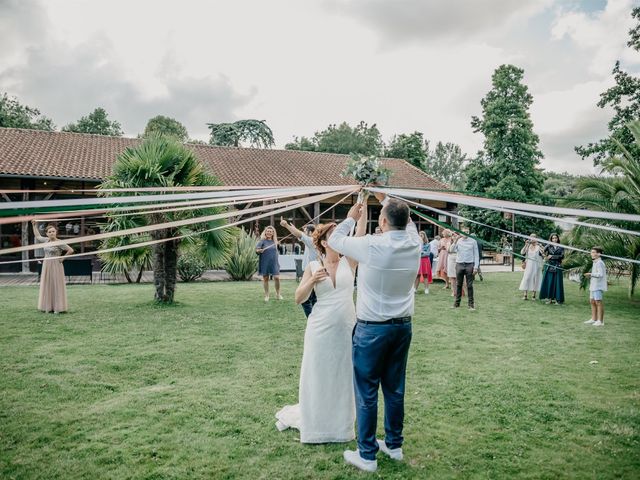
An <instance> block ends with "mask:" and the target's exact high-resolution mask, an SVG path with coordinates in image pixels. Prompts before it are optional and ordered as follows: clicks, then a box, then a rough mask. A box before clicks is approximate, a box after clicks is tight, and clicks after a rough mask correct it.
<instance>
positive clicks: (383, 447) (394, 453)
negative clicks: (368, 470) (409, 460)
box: [377, 439, 404, 461]
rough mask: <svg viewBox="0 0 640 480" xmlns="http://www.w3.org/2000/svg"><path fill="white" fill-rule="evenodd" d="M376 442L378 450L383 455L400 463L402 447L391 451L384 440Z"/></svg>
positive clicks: (402, 456)
mask: <svg viewBox="0 0 640 480" xmlns="http://www.w3.org/2000/svg"><path fill="white" fill-rule="evenodd" d="M377 440H378V446H379V447H380V450H382V452H383V453H386V454H387V455H388V456H389V457H390V458H391V459H393V460H398V461H400V460H402V459H403V458H404V455H403V454H402V447H399V448H394V449H391V448H389V447H387V444H386V443H385V441H384V440H380V439H377Z"/></svg>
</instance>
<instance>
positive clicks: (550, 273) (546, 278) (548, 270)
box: [540, 233, 564, 304]
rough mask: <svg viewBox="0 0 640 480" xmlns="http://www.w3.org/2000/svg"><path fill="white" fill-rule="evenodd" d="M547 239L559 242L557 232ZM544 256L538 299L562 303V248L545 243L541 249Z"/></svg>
mask: <svg viewBox="0 0 640 480" xmlns="http://www.w3.org/2000/svg"><path fill="white" fill-rule="evenodd" d="M549 241H550V242H553V243H560V237H559V236H558V234H557V233H553V234H551V236H550V237H549ZM543 254H544V257H545V260H546V261H545V266H544V273H543V277H542V284H541V285H540V300H545V299H547V301H548V302H549V303H554V302H556V303H558V304H562V303H564V284H563V275H562V259H563V258H564V248H562V247H561V246H559V245H547V246H546V247H544V251H543Z"/></svg>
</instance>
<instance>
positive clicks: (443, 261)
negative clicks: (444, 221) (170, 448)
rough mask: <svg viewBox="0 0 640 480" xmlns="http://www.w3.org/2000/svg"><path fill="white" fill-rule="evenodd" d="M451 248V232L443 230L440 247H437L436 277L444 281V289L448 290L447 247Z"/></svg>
mask: <svg viewBox="0 0 640 480" xmlns="http://www.w3.org/2000/svg"><path fill="white" fill-rule="evenodd" d="M450 246H451V230H449V229H445V230H444V231H443V232H442V238H441V239H440V245H438V272H437V273H438V276H439V277H440V278H442V279H443V280H444V287H443V288H445V289H446V288H449V286H450V284H449V275H448V272H447V268H448V258H449V247H450Z"/></svg>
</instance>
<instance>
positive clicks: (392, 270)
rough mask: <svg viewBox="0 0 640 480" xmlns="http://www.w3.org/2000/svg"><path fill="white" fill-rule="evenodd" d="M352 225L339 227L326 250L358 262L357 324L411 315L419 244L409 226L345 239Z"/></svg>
mask: <svg viewBox="0 0 640 480" xmlns="http://www.w3.org/2000/svg"><path fill="white" fill-rule="evenodd" d="M355 224H356V222H355V220H353V219H352V218H347V219H346V220H345V221H344V222H342V223H340V224H339V225H338V226H337V227H336V229H335V230H334V231H333V233H332V234H331V237H329V242H328V243H329V246H330V247H331V248H332V249H334V250H335V251H337V252H339V253H341V254H343V255H346V256H347V257H349V258H352V259H353V260H356V261H357V262H358V295H357V301H356V314H357V316H358V318H359V319H360V320H367V321H370V322H383V321H385V320H389V319H390V318H399V317H406V316H409V315H413V311H414V298H415V295H414V288H413V284H414V282H415V280H416V276H417V275H418V268H419V265H420V249H421V247H422V240H421V239H420V236H419V235H418V230H417V229H416V226H415V224H414V223H413V222H410V223H409V225H407V229H406V230H393V231H389V232H385V233H383V234H382V235H366V236H364V237H349V233H350V232H351V230H352V228H353V227H354V225H355Z"/></svg>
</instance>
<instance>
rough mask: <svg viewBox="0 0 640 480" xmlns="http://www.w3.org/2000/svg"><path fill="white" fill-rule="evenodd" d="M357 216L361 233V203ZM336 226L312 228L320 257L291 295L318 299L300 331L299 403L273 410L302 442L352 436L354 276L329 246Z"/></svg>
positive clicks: (352, 265)
mask: <svg viewBox="0 0 640 480" xmlns="http://www.w3.org/2000/svg"><path fill="white" fill-rule="evenodd" d="M360 218H361V220H360V221H359V222H358V225H357V228H356V236H363V235H364V233H365V230H366V226H367V224H366V220H367V213H366V206H365V207H363V212H362V215H361V217H360ZM335 227H336V224H335V223H329V224H324V225H319V226H318V227H316V230H315V232H314V235H313V240H314V244H315V247H316V249H317V250H318V252H319V253H320V254H321V255H320V257H319V258H320V259H321V260H319V261H313V262H309V265H308V266H307V268H306V270H305V272H304V275H303V277H302V281H301V282H300V285H299V286H298V289H297V290H296V294H295V298H296V303H298V304H300V303H302V302H304V301H305V300H306V299H307V298H308V297H309V295H310V294H311V291H312V290H314V289H315V292H316V296H317V298H318V301H317V303H316V304H315V305H314V306H313V310H312V311H311V315H309V319H308V320H307V329H306V331H305V334H304V352H303V354H302V367H301V369H300V390H299V394H298V395H299V396H298V401H299V403H298V404H296V405H287V406H285V407H284V408H283V409H282V410H280V411H279V412H278V413H276V418H277V419H278V421H277V422H276V426H277V428H278V430H280V431H282V430H286V429H287V428H296V429H298V430H300V442H302V443H329V442H348V441H351V440H353V439H354V438H355V432H354V423H355V400H354V392H353V366H352V362H351V333H352V331H353V327H354V325H355V321H356V311H355V307H354V304H353V280H354V271H355V268H356V266H357V263H356V262H355V261H353V260H351V259H348V258H346V257H341V256H340V255H339V254H338V252H336V251H335V250H332V249H331V248H330V247H329V246H328V244H327V240H328V239H329V237H330V236H331V233H332V232H333V230H334V229H335Z"/></svg>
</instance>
